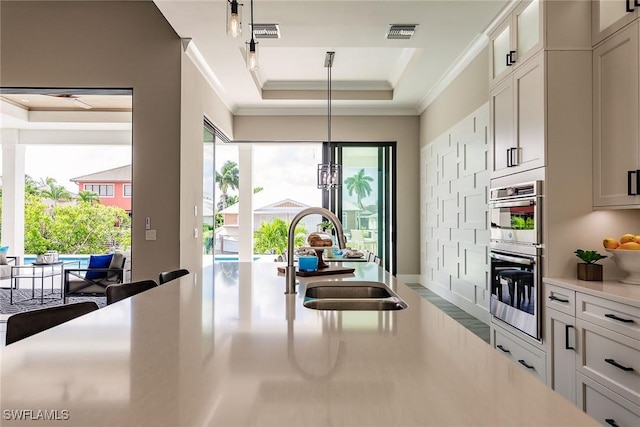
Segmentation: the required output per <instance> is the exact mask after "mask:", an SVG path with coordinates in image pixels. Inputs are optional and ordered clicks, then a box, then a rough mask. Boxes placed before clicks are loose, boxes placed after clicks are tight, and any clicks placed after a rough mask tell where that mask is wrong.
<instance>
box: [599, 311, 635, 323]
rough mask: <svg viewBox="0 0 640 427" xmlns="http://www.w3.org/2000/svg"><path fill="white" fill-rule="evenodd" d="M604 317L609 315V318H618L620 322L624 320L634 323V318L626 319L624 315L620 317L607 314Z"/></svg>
mask: <svg viewBox="0 0 640 427" xmlns="http://www.w3.org/2000/svg"><path fill="white" fill-rule="evenodd" d="M604 317H608V318H609V319H614V320H617V321H619V322H624V323H633V319H625V318H623V317H618V316H616V315H615V314H609V313H607V314H605V315H604Z"/></svg>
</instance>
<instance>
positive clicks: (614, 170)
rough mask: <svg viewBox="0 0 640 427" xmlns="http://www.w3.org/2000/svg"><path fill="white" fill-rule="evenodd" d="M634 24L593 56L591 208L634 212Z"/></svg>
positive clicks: (638, 100) (638, 112) (638, 140)
mask: <svg viewBox="0 0 640 427" xmlns="http://www.w3.org/2000/svg"><path fill="white" fill-rule="evenodd" d="M639 58H640V55H639V34H638V22H635V23H633V24H631V25H630V26H629V27H626V28H625V29H623V30H621V31H620V32H618V33H616V34H615V35H614V36H613V37H611V38H610V39H607V40H606V41H605V42H604V43H602V44H601V45H600V46H598V47H597V48H596V49H594V51H593V106H594V109H593V116H594V117H593V120H594V121H593V205H594V207H595V208H603V207H618V208H632V207H640V132H639V127H638V121H639V119H640V91H639V83H640V77H639V70H640V63H639Z"/></svg>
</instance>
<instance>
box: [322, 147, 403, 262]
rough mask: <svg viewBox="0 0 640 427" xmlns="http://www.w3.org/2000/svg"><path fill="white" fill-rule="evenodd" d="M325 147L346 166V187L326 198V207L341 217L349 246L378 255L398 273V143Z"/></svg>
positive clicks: (326, 150)
mask: <svg viewBox="0 0 640 427" xmlns="http://www.w3.org/2000/svg"><path fill="white" fill-rule="evenodd" d="M325 148H326V149H325V153H326V155H327V156H328V157H329V160H330V161H331V162H335V163H338V164H341V165H342V186H341V187H339V188H338V189H337V190H333V191H332V192H331V193H330V194H328V197H325V206H326V207H328V208H329V209H331V210H332V211H333V212H335V213H336V214H337V215H338V217H339V218H341V220H342V224H343V227H344V230H345V233H346V235H347V246H349V247H351V248H353V249H358V250H368V251H371V252H373V253H375V254H376V255H377V256H379V257H380V258H381V259H382V265H383V267H384V268H385V269H387V270H388V271H389V272H391V273H395V271H396V262H395V252H396V245H395V239H394V230H395V221H396V219H395V218H396V210H395V209H396V207H395V173H396V172H395V143H394V142H389V143H332V144H331V147H325Z"/></svg>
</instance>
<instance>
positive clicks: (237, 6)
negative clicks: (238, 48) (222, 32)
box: [227, 0, 243, 38]
mask: <svg viewBox="0 0 640 427" xmlns="http://www.w3.org/2000/svg"><path fill="white" fill-rule="evenodd" d="M227 2H228V3H229V4H228V5H227V35H228V36H231V37H234V38H236V37H240V36H241V35H242V6H243V5H242V3H238V2H237V0H227Z"/></svg>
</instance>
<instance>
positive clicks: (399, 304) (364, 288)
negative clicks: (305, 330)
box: [303, 281, 407, 311]
mask: <svg viewBox="0 0 640 427" xmlns="http://www.w3.org/2000/svg"><path fill="white" fill-rule="evenodd" d="M303 305H304V306H305V307H307V308H312V309H315V310H374V311H381V310H402V309H404V308H407V304H406V303H405V302H404V301H403V300H402V299H401V298H400V297H398V296H397V295H396V294H395V293H394V292H393V291H392V290H391V289H389V288H388V287H387V286H386V285H385V284H384V283H381V282H368V281H349V282H314V283H309V284H308V285H307V290H306V292H305V294H304V303H303Z"/></svg>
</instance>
